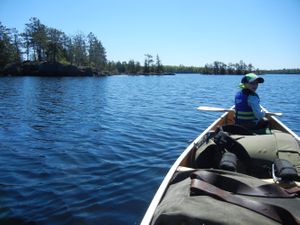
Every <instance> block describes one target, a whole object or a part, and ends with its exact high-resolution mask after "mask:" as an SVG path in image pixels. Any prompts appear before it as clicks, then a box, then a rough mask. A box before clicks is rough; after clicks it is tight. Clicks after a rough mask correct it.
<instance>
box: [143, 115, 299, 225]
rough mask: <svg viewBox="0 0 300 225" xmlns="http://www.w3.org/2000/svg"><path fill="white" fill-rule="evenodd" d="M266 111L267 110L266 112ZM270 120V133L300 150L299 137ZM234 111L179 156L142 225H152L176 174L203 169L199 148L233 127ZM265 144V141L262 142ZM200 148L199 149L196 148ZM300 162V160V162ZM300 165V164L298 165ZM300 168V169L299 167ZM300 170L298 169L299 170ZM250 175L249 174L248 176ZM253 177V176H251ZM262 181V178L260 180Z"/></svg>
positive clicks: (271, 117)
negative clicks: (197, 156)
mask: <svg viewBox="0 0 300 225" xmlns="http://www.w3.org/2000/svg"><path fill="white" fill-rule="evenodd" d="M265 111H266V110H265ZM267 117H268V119H269V128H270V131H272V130H274V131H275V130H276V131H278V132H280V133H285V134H288V135H289V136H290V137H291V138H292V139H293V142H295V143H296V144H294V146H296V147H295V148H296V149H299V145H300V140H299V137H298V136H297V135H296V134H295V133H294V132H292V131H291V130H290V129H289V128H288V127H286V126H285V125H284V124H283V123H281V122H280V120H278V119H277V118H275V117H274V116H267ZM234 118H235V115H234V111H228V112H226V113H224V114H223V115H222V116H220V117H219V118H218V119H217V120H216V121H215V122H214V123H213V124H211V125H210V126H209V127H208V128H207V129H206V130H205V131H204V132H203V133H202V134H201V135H199V136H198V137H197V138H196V139H195V140H194V141H193V143H191V144H190V145H189V146H188V147H187V148H186V149H185V151H183V153H182V154H181V155H180V156H179V158H178V159H177V160H176V161H175V163H174V164H173V166H172V167H171V168H170V170H169V172H168V173H167V175H166V176H165V178H164V180H163V182H162V183H161V185H160V187H159V189H158V190H157V192H156V194H155V196H154V198H153V200H152V202H151V204H150V206H149V208H148V210H147V211H146V214H145V216H144V218H143V220H142V222H141V224H142V225H148V224H151V221H152V217H153V215H154V212H155V209H156V208H157V206H158V205H159V203H160V202H161V201H162V199H163V196H164V194H165V192H166V190H167V189H168V185H169V184H170V182H171V180H172V178H173V177H174V174H176V173H177V172H179V171H184V170H195V169H199V168H200V169H201V167H197V166H195V162H194V161H195V152H196V151H197V150H198V149H199V146H201V145H202V144H201V143H203V142H204V141H205V140H207V136H209V135H210V134H214V133H215V131H216V130H217V129H218V128H219V127H221V126H223V125H233V124H234V122H235V120H234ZM262 142H264V141H262ZM195 146H198V147H195ZM299 156H300V152H298V156H297V157H299ZM299 161H300V160H299ZM298 164H299V165H300V163H298ZM299 165H298V167H299ZM299 168H300V167H299ZM299 168H298V169H299ZM248 175H249V174H248ZM251 176H253V174H251ZM264 178H265V180H269V182H273V181H272V176H266V177H264ZM259 179H261V178H259ZM296 184H297V185H299V182H296Z"/></svg>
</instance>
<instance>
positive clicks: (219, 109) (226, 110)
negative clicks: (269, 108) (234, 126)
mask: <svg viewBox="0 0 300 225" xmlns="http://www.w3.org/2000/svg"><path fill="white" fill-rule="evenodd" d="M197 110H200V111H209V112H233V111H234V109H232V108H231V109H226V108H219V107H210V106H199V107H198V108H197ZM266 115H270V116H282V113H279V112H266Z"/></svg>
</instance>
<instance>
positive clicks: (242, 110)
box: [235, 89, 259, 123]
mask: <svg viewBox="0 0 300 225" xmlns="http://www.w3.org/2000/svg"><path fill="white" fill-rule="evenodd" d="M249 95H255V96H257V97H258V99H259V96H258V95H257V94H256V93H255V92H252V91H250V90H249V89H242V90H241V91H239V92H238V93H237V94H236V95H235V111H236V113H235V118H236V122H237V123H243V122H256V120H257V118H256V117H255V115H254V113H253V110H252V108H251V107H250V106H249V105H248V96H249Z"/></svg>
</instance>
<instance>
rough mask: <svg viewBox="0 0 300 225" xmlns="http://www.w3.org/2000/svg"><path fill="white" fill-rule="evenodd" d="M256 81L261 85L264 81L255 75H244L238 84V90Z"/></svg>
mask: <svg viewBox="0 0 300 225" xmlns="http://www.w3.org/2000/svg"><path fill="white" fill-rule="evenodd" d="M254 81H257V82H258V83H263V82H264V81H265V80H264V78H262V77H259V76H257V75H256V74H255V73H248V74H246V75H245V76H244V77H243V78H242V80H241V83H240V88H245V84H247V83H251V82H254Z"/></svg>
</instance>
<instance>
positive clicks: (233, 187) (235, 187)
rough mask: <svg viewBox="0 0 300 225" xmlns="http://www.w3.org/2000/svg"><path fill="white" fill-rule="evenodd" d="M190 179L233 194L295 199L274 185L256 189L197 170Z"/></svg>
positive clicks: (214, 173) (234, 180)
mask: <svg viewBox="0 0 300 225" xmlns="http://www.w3.org/2000/svg"><path fill="white" fill-rule="evenodd" d="M190 177H191V178H192V179H195V178H196V179H201V180H203V181H205V182H208V183H210V184H212V185H215V186H217V187H219V188H221V189H223V190H226V191H229V192H232V193H234V194H240V195H248V196H257V197H272V198H292V197H295V194H294V193H292V192H287V191H286V190H285V189H283V188H281V187H280V186H278V185H275V184H265V185H260V186H258V187H251V186H249V185H247V184H245V183H243V182H241V181H239V180H236V179H234V178H231V177H227V176H222V175H220V174H218V173H217V172H211V171H206V170H198V171H196V172H193V173H192V174H191V175H190Z"/></svg>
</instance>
